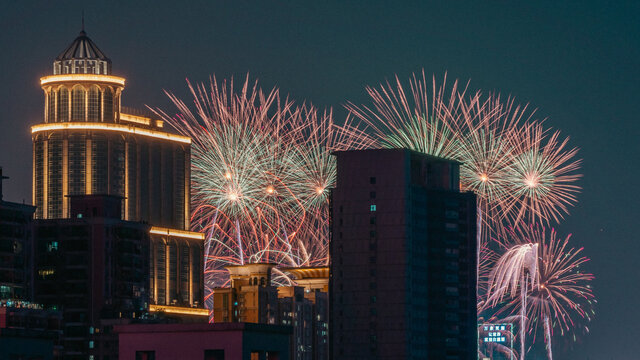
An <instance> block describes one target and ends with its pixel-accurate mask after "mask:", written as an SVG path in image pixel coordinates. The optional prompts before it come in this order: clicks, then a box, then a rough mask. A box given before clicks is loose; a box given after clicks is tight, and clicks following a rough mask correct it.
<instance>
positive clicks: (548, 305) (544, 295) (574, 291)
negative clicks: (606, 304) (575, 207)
mask: <svg viewBox="0 0 640 360" xmlns="http://www.w3.org/2000/svg"><path fill="white" fill-rule="evenodd" d="M570 237H571V235H569V236H567V237H566V238H564V239H562V238H558V236H557V233H556V232H555V230H553V229H552V230H551V231H550V232H549V233H547V231H546V230H545V229H544V228H543V227H527V228H524V229H519V230H516V231H512V232H511V242H510V244H511V245H510V247H509V248H508V250H507V251H506V252H505V253H504V255H502V256H501V257H500V259H499V260H498V262H497V263H496V266H495V267H494V269H493V271H492V273H491V277H490V281H489V296H488V301H487V306H488V307H494V308H496V309H497V311H496V314H497V315H499V314H502V313H509V312H510V313H512V314H513V313H516V312H519V313H520V315H521V319H522V322H521V330H520V331H521V335H520V342H521V347H522V350H521V353H522V354H524V353H525V352H524V346H525V345H524V344H525V341H524V332H525V331H528V332H529V333H531V334H533V335H534V341H535V335H536V333H537V332H538V331H541V332H542V333H543V338H544V340H545V343H546V347H547V356H548V358H549V359H550V360H551V359H552V350H551V339H552V336H553V333H554V329H558V330H559V331H560V334H561V335H565V334H566V333H567V332H570V333H571V332H576V330H578V329H579V328H580V327H582V328H584V330H585V331H587V332H588V330H589V329H588V327H587V326H586V325H584V324H583V325H580V324H579V323H578V322H577V321H576V319H578V318H579V319H584V320H586V321H590V320H591V316H592V314H593V304H594V302H595V300H594V296H593V292H592V290H591V285H590V282H591V280H593V275H592V274H590V273H585V272H583V271H582V270H581V266H582V265H583V264H584V263H586V262H587V261H589V260H588V259H587V258H586V257H583V256H581V252H582V248H580V249H575V248H571V247H569V239H570ZM505 300H506V301H507V303H506V305H505V304H503V302H504V301H505Z"/></svg>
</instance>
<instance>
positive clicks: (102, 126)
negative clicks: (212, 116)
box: [31, 122, 191, 144]
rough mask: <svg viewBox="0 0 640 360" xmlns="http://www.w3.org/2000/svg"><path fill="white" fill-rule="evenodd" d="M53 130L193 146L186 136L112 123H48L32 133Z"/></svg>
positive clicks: (32, 129) (35, 126)
mask: <svg viewBox="0 0 640 360" xmlns="http://www.w3.org/2000/svg"><path fill="white" fill-rule="evenodd" d="M51 130H105V131H116V132H126V133H130V134H137V135H142V136H149V137H153V138H158V139H164V140H169V141H176V142H180V143H184V144H191V138H188V137H186V136H180V135H174V134H169V133H166V132H162V131H156V130H150V129H143V128H139V127H135V126H131V125H123V124H110V123H88V122H76V123H73V122H68V123H48V124H40V125H34V126H32V127H31V133H32V134H35V133H37V132H41V131H51Z"/></svg>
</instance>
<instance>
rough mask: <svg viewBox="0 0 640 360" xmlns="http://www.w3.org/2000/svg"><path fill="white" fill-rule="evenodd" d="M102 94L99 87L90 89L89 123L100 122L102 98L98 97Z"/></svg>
mask: <svg viewBox="0 0 640 360" xmlns="http://www.w3.org/2000/svg"><path fill="white" fill-rule="evenodd" d="M99 93H100V90H99V89H98V87H97V86H95V85H94V86H92V87H91V88H89V99H88V100H89V101H88V105H89V111H88V115H89V117H88V119H87V121H90V122H98V121H100V97H99V96H98V94H99Z"/></svg>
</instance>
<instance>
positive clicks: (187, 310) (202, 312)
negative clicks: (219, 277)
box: [149, 304, 209, 317]
mask: <svg viewBox="0 0 640 360" xmlns="http://www.w3.org/2000/svg"><path fill="white" fill-rule="evenodd" d="M149 312H164V313H170V314H182V315H198V316H207V317H208V316H209V311H208V310H207V309H200V308H191V307H181V306H165V305H153V304H150V305H149Z"/></svg>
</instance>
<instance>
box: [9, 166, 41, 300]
mask: <svg viewBox="0 0 640 360" xmlns="http://www.w3.org/2000/svg"><path fill="white" fill-rule="evenodd" d="M4 179H6V177H4V176H2V168H1V167H0V299H19V300H29V299H31V285H32V283H33V272H32V268H33V264H32V257H31V250H32V244H33V234H32V224H33V221H32V217H33V212H34V211H35V210H36V208H35V207H33V206H30V205H25V204H19V203H14V202H10V201H4V200H3V199H2V181H3V180H4Z"/></svg>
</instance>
